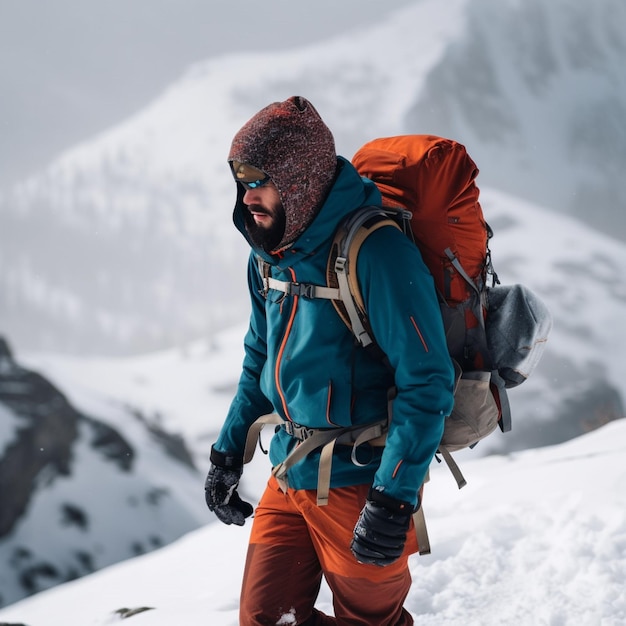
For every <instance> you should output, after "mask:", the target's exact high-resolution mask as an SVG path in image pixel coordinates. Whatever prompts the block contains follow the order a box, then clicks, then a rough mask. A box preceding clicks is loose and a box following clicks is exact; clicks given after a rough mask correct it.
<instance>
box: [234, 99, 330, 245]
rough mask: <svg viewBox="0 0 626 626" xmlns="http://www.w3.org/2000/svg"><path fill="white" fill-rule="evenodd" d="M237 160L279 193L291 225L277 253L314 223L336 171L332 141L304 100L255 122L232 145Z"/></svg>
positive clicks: (277, 107)
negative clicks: (257, 171) (264, 177)
mask: <svg viewBox="0 0 626 626" xmlns="http://www.w3.org/2000/svg"><path fill="white" fill-rule="evenodd" d="M234 160H236V161H240V162H242V163H246V164H248V165H252V166H254V167H256V168H258V169H260V170H262V171H263V172H265V173H266V174H267V175H268V176H269V177H270V178H271V179H272V182H273V183H274V184H275V185H276V187H277V189H278V193H279V195H280V199H281V201H282V203H283V207H284V209H285V218H286V222H285V233H284V235H283V238H282V240H281V242H280V244H279V245H278V246H277V249H280V248H283V247H285V246H286V245H289V244H291V243H293V242H294V241H295V240H296V239H297V238H298V237H299V236H300V235H301V234H302V233H303V232H304V231H305V230H306V229H307V228H308V226H309V225H310V224H311V222H312V221H313V220H314V219H315V216H316V215H317V212H318V211H319V209H320V207H321V206H322V204H323V202H324V200H325V198H326V194H327V193H328V190H329V189H330V187H331V185H332V182H333V179H334V177H335V170H336V168H337V155H336V153H335V140H334V138H333V135H332V133H331V132H330V130H329V128H328V127H327V126H326V124H324V122H323V121H322V118H321V117H320V116H319V113H318V112H317V111H316V110H315V108H314V107H313V105H312V104H311V103H310V102H309V101H308V100H307V99H306V98H303V97H301V96H292V97H291V98H288V99H287V100H285V101H284V102H274V103H273V104H270V105H268V106H266V107H265V108H264V109H262V110H261V111H259V112H258V113H257V114H256V115H255V116H254V117H253V118H252V119H250V120H249V121H248V122H247V123H246V124H245V125H244V126H243V128H241V130H240V131H239V132H238V133H237V134H236V135H235V138H234V139H233V142H232V145H231V148H230V153H229V155H228V161H229V162H232V161H234ZM239 197H241V196H239Z"/></svg>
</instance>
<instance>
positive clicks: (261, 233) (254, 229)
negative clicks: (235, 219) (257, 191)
mask: <svg viewBox="0 0 626 626" xmlns="http://www.w3.org/2000/svg"><path fill="white" fill-rule="evenodd" d="M250 209H253V210H254V211H256V212H257V213H264V214H265V215H269V216H270V217H272V222H271V224H270V225H269V226H260V225H259V224H257V223H256V222H255V220H254V217H252V214H251V213H250ZM244 219H245V224H246V230H247V231H248V235H249V236H250V239H251V240H252V243H254V245H255V246H257V247H259V248H261V249H263V250H265V252H272V250H275V249H276V248H277V247H278V245H279V244H280V242H281V240H282V238H283V235H284V234H285V226H286V223H287V219H286V217H285V211H284V209H283V208H282V207H280V208H279V210H277V211H276V212H275V213H272V212H270V211H268V210H267V209H265V208H264V207H261V206H259V205H250V206H249V207H247V209H246V210H245V212H244Z"/></svg>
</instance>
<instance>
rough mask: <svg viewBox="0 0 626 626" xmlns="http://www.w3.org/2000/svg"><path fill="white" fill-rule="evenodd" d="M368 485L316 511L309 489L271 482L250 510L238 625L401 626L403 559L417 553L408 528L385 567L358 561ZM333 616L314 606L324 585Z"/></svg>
mask: <svg viewBox="0 0 626 626" xmlns="http://www.w3.org/2000/svg"><path fill="white" fill-rule="evenodd" d="M368 490H369V485H356V486H352V487H342V488H336V489H331V490H330V496H329V501H328V504H327V505H326V506H318V505H317V503H316V492H315V491H314V490H298V491H296V490H293V489H289V490H288V491H287V493H283V492H282V491H281V490H280V488H279V486H278V483H277V482H276V480H275V479H274V478H271V479H270V481H269V483H268V485H267V488H266V490H265V492H264V494H263V496H262V498H261V501H260V503H259V506H258V508H257V509H256V512H255V517H254V521H253V526H252V531H251V535H250V545H249V547H248V555H247V558H246V566H245V571H244V576H243V584H242V589H241V604H240V614H239V620H240V621H239V623H240V626H257V625H258V626H260V625H263V626H269V625H271V626H275V625H277V624H289V625H294V626H295V625H298V624H300V625H304V624H306V625H307V626H331V625H335V626H348V625H350V626H407V625H410V624H413V618H412V617H411V615H410V614H409V613H408V611H407V610H406V609H404V608H403V603H404V600H405V598H406V596H407V594H408V592H409V589H410V586H411V574H410V571H409V567H408V557H409V555H410V554H412V553H414V552H417V539H416V537H415V531H414V528H413V523H412V522H411V527H410V528H409V531H408V533H407V543H406V547H405V550H404V554H403V555H402V557H401V558H400V559H398V561H396V562H395V563H393V564H391V565H388V566H387V567H379V566H376V565H364V564H362V563H358V562H357V561H356V559H355V558H354V555H353V554H352V552H351V550H350V543H351V541H352V532H353V529H354V526H355V524H356V521H357V519H358V516H359V513H360V512H361V509H362V508H363V505H364V504H365V499H366V496H367V492H368ZM322 575H323V576H324V578H325V579H326V582H327V583H328V586H329V588H330V589H331V591H332V593H333V607H334V613H335V617H330V616H327V615H325V614H323V613H322V612H320V611H318V610H317V609H315V608H314V604H315V601H316V599H317V595H318V592H319V590H320V585H321V581H322Z"/></svg>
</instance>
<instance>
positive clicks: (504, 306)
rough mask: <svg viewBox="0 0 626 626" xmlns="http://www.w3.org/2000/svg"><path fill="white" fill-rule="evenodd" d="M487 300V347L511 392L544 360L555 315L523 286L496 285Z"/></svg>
mask: <svg viewBox="0 0 626 626" xmlns="http://www.w3.org/2000/svg"><path fill="white" fill-rule="evenodd" d="M487 297H488V300H489V308H488V311H489V313H488V315H487V320H486V333H487V344H488V345H489V351H490V353H491V357H492V360H493V367H494V369H495V370H497V371H498V373H499V374H500V376H501V377H502V379H503V380H504V383H505V386H506V387H507V388H509V389H510V388H512V387H516V386H517V385H519V384H521V383H523V382H524V381H525V380H526V379H527V378H528V377H529V376H530V375H531V374H532V372H533V371H534V369H535V367H537V364H538V363H539V361H540V360H541V357H542V355H543V351H544V348H545V345H546V341H547V339H548V335H549V334H550V330H551V329H552V315H551V314H550V311H549V310H548V308H547V306H546V305H545V304H544V303H543V301H542V300H541V299H540V298H539V296H537V294H535V293H534V292H533V291H531V290H530V289H528V287H525V286H524V285H497V286H494V287H492V288H490V289H489V290H488V292H487Z"/></svg>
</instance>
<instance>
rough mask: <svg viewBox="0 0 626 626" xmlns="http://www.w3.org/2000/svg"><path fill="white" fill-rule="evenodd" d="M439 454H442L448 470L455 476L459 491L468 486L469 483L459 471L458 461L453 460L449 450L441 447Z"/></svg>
mask: <svg viewBox="0 0 626 626" xmlns="http://www.w3.org/2000/svg"><path fill="white" fill-rule="evenodd" d="M437 452H439V453H440V454H441V456H442V457H443V460H444V461H445V462H446V465H447V466H448V469H449V470H450V471H451V472H452V476H454V479H455V480H456V484H457V485H458V487H459V489H461V488H462V487H465V485H467V481H466V480H465V477H464V476H463V474H462V472H461V470H460V469H459V466H458V465H457V464H456V461H455V460H454V459H453V458H452V455H451V454H450V451H449V450H448V448H446V447H445V446H439V449H438V450H437Z"/></svg>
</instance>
